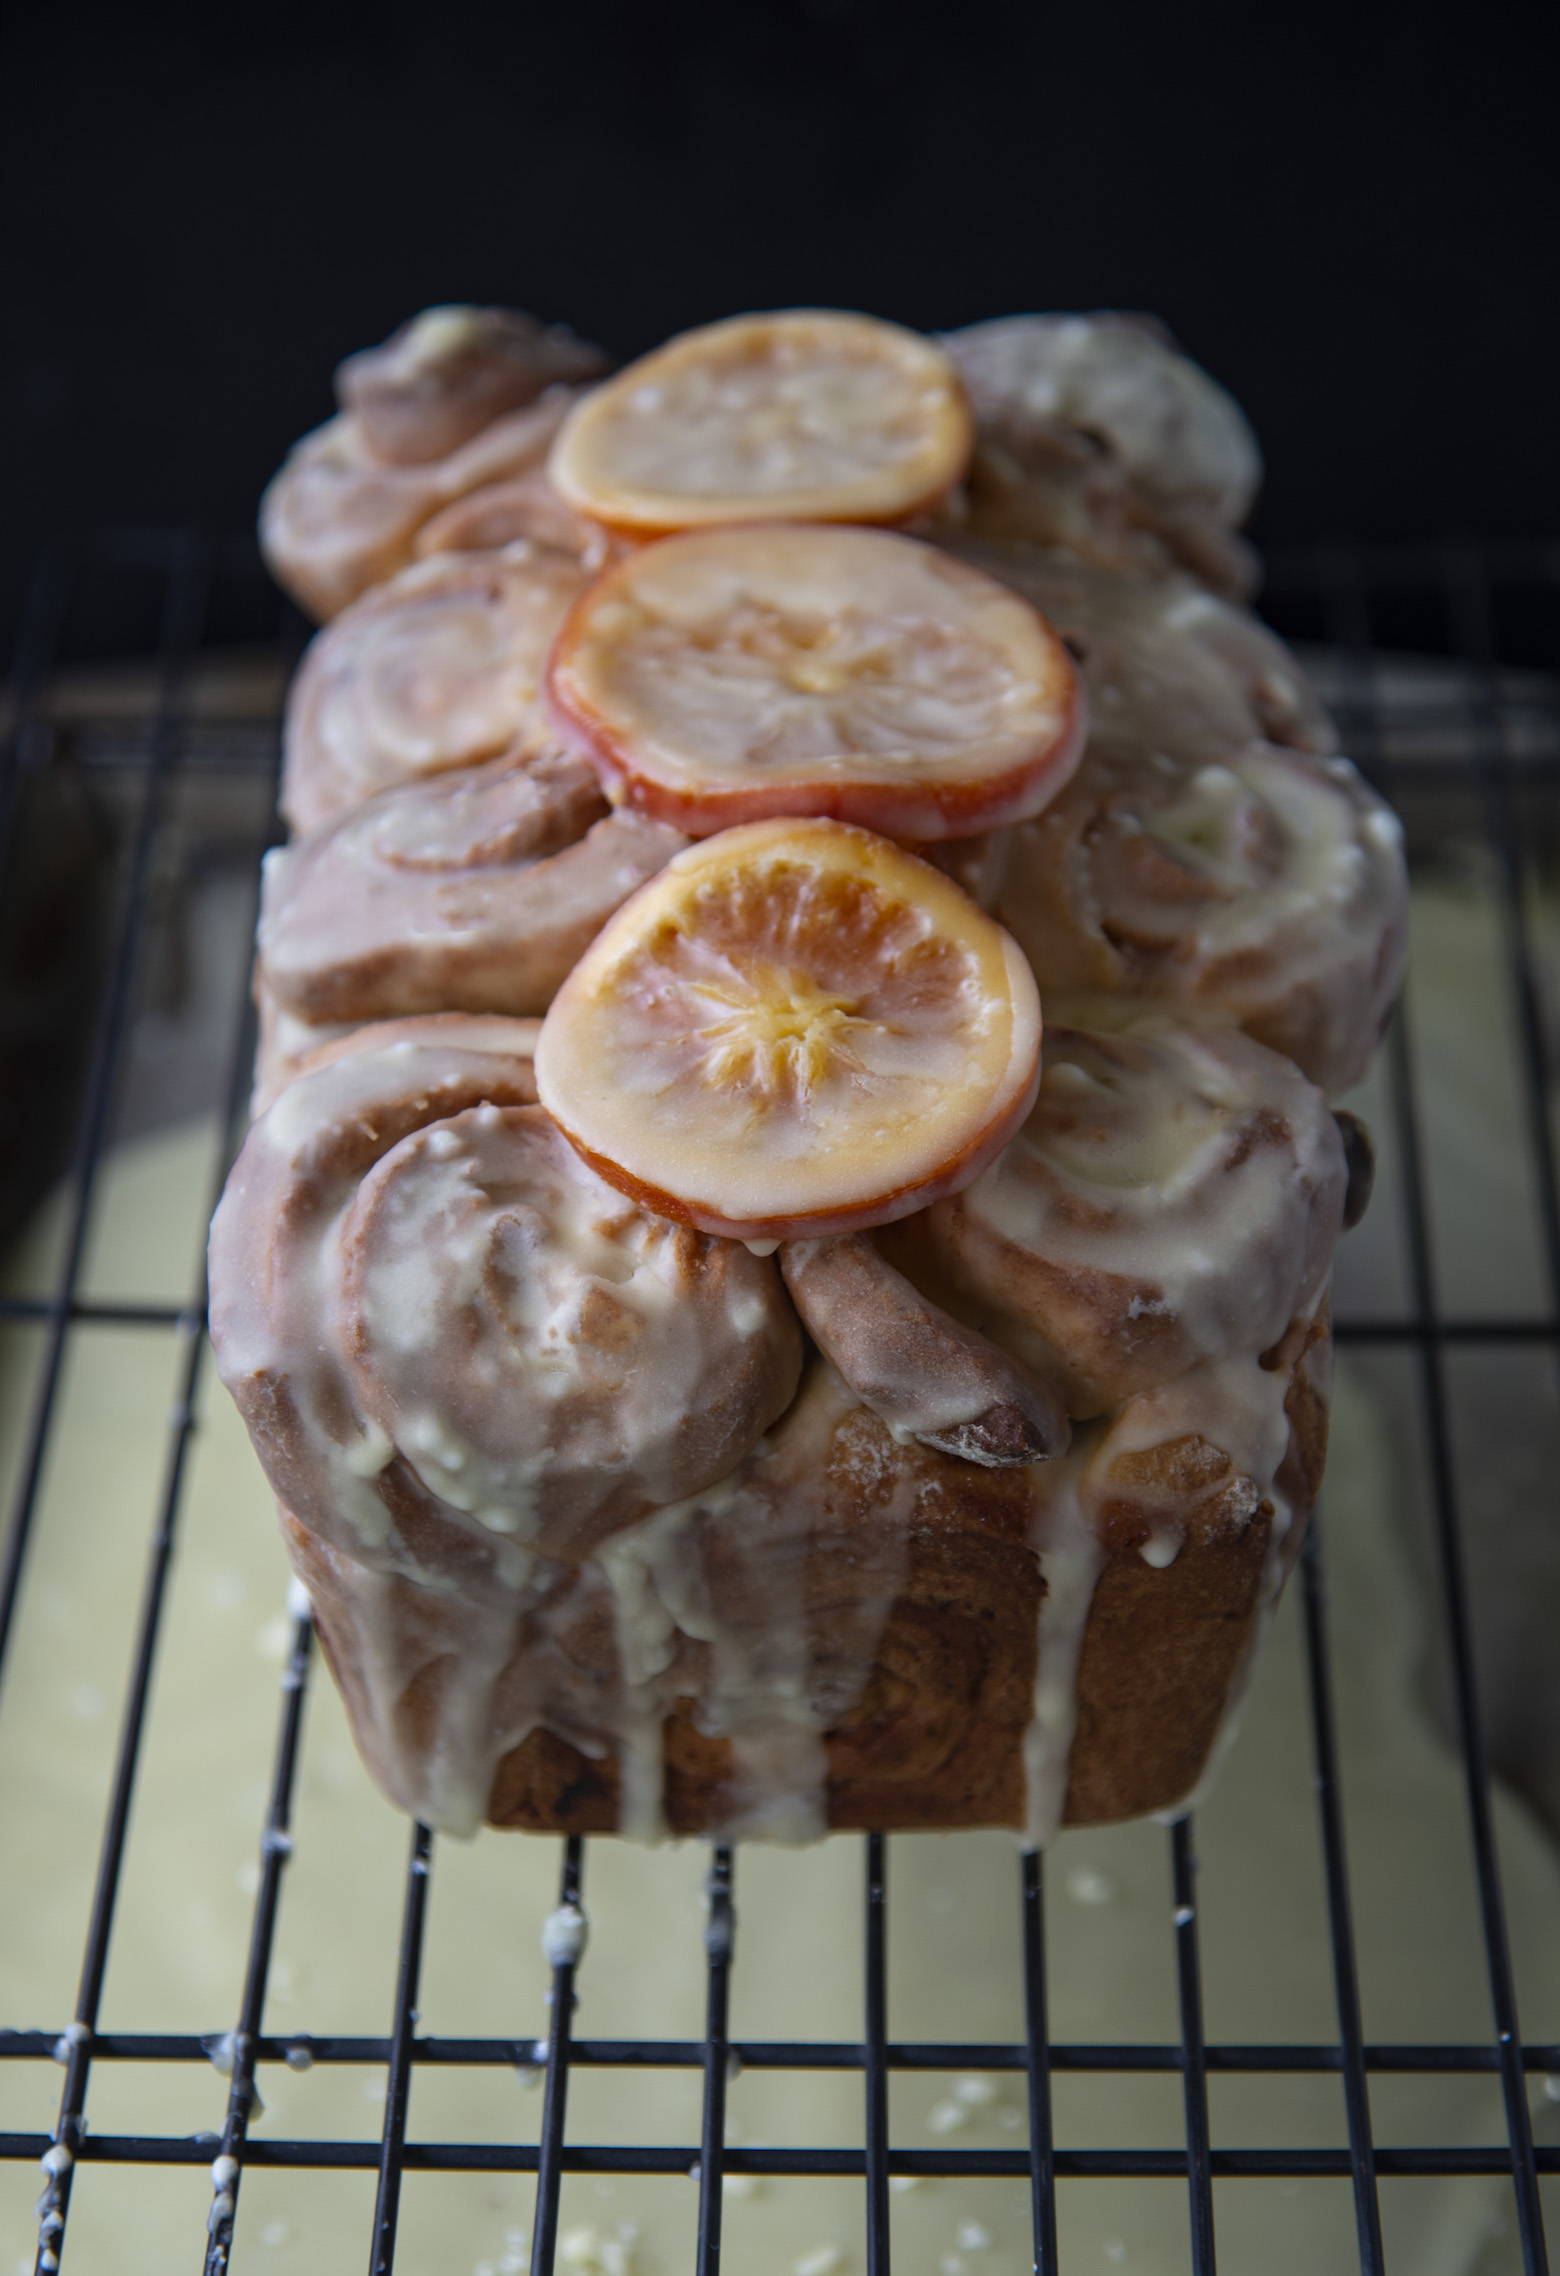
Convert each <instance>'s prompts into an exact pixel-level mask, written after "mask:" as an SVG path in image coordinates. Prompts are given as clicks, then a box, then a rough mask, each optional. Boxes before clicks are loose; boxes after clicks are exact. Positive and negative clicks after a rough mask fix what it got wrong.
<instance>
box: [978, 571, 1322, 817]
mask: <svg viewBox="0 0 1560 2276" xmlns="http://www.w3.org/2000/svg"><path fill="white" fill-rule="evenodd" d="M938 542H939V543H940V544H943V545H945V546H947V547H948V548H949V549H950V550H951V551H953V552H955V553H957V554H958V555H959V557H960V558H961V559H962V560H966V561H969V562H971V563H973V565H974V566H975V567H976V568H978V569H984V570H985V572H986V574H987V575H988V576H991V577H996V578H999V579H1000V580H1001V582H1002V583H1004V584H1007V585H1011V586H1012V587H1013V588H1014V590H1015V591H1016V592H1020V593H1022V594H1023V595H1024V597H1025V599H1026V600H1029V601H1032V602H1033V603H1034V605H1035V607H1036V608H1037V609H1039V611H1040V613H1041V615H1042V616H1043V617H1045V619H1046V621H1047V622H1048V623H1049V624H1051V625H1052V626H1053V627H1054V628H1055V630H1056V631H1057V632H1059V633H1060V634H1061V636H1062V638H1063V639H1064V640H1065V641H1066V643H1067V645H1068V647H1069V648H1070V649H1071V651H1072V653H1073V655H1074V657H1075V658H1076V660H1077V663H1078V667H1079V671H1080V673H1081V675H1082V678H1083V684H1084V686H1085V688H1086V689H1087V691H1088V697H1089V740H1088V747H1087V750H1086V753H1085V758H1084V764H1085V765H1086V766H1093V767H1096V768H1097V767H1098V766H1099V765H1100V764H1101V763H1102V761H1103V762H1113V763H1117V764H1124V765H1128V766H1144V765H1147V766H1150V767H1152V768H1153V769H1155V771H1158V772H1163V771H1165V770H1166V768H1186V767H1199V766H1202V765H1204V764H1205V763H1206V762H1207V761H1208V760H1209V759H1211V758H1215V757H1217V756H1218V755H1219V753H1220V752H1223V751H1235V750H1239V749H1241V748H1242V746H1243V745H1245V744H1247V743H1251V742H1256V741H1266V742H1269V743H1279V744H1282V745H1284V746H1285V747H1286V748H1292V749H1295V750H1300V751H1315V752H1324V753H1325V752H1331V751H1336V749H1337V748H1338V737H1337V732H1336V730H1335V728H1334V726H1333V723H1332V721H1331V719H1329V717H1328V715H1327V712H1326V710H1325V708H1324V706H1323V704H1322V702H1321V699H1320V698H1319V696H1318V695H1317V693H1316V691H1315V689H1314V688H1313V687H1312V686H1311V684H1310V682H1309V681H1308V680H1307V678H1306V675H1305V672H1304V670H1303V668H1302V666H1301V664H1300V662H1299V660H1298V658H1297V657H1295V656H1294V655H1293V654H1292V653H1291V651H1290V650H1289V649H1288V648H1287V647H1286V646H1285V644H1284V643H1283V641H1282V640H1280V639H1279V638H1278V636H1277V635H1276V634H1275V633H1272V632H1270V631H1269V630H1268V628H1267V626H1266V625H1265V624H1262V623H1259V621H1258V620H1257V618H1256V617H1254V616H1253V615H1252V614H1251V612H1250V610H1249V609H1243V608H1236V607H1234V606H1232V605H1231V604H1230V602H1228V601H1225V600H1220V599H1219V598H1218V597H1217V595H1215V594H1213V593H1210V592H1206V591H1205V590H1204V589H1203V587H1202V586H1200V585H1198V584H1195V583H1194V582H1193V581H1192V579H1191V578H1189V577H1180V576H1177V577H1167V578H1165V579H1163V580H1162V581H1160V582H1158V583H1153V584H1147V583H1145V582H1144V581H1143V580H1142V579H1141V578H1136V577H1129V576H1124V575H1121V574H1119V573H1118V572H1116V571H1114V570H1112V569H1109V568H1104V567H1101V566H1098V565H1096V564H1092V563H1089V562H1083V561H1077V560H1075V559H1073V558H1072V557H1071V556H1070V555H1068V554H1066V553H1064V552H1059V551H1056V550H1054V549H1050V550H1048V549H1046V548H1044V547H1041V546H1038V545H1026V544H1021V543H1016V542H1011V543H999V542H996V541H994V540H990V539H984V538H973V537H969V536H967V535H965V534H963V533H961V532H958V531H953V532H942V531H940V532H939V533H938Z"/></svg>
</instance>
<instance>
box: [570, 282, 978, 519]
mask: <svg viewBox="0 0 1560 2276" xmlns="http://www.w3.org/2000/svg"><path fill="white" fill-rule="evenodd" d="M973 447H974V426H973V424H972V422H971V418H970V413H969V409H968V406H967V405H966V403H965V400H964V391H963V388H962V386H961V384H960V382H959V378H958V375H957V373H956V372H955V370H954V367H953V363H952V360H951V358H949V357H948V356H946V355H945V354H944V353H943V351H942V350H941V349H940V348H937V347H934V346H933V345H932V343H931V341H929V340H925V339H922V338H921V336H920V335H919V333H916V332H908V331H906V330H905V329H904V328H903V326H901V325H898V324H884V323H882V322H880V321H879V320H878V319H877V318H876V317H872V316H853V315H844V314H841V313H839V312H838V311H835V310H829V309H791V310H786V311H782V312H781V313H779V314H777V315H771V316H736V317H732V318H731V319H729V320H728V321H727V322H725V323H723V324H708V325H705V326H703V327H702V328H701V329H700V330H699V331H696V332H684V333H682V334H681V335H680V336H679V337H678V338H677V339H675V340H669V341H668V342H667V344H666V345H665V347H663V348H657V349H656V350H655V351H654V353H653V354H651V355H648V356H642V357H641V358H640V360H639V362H638V363H634V364H630V365H629V366H628V368H627V370H626V371H622V372H619V373H618V375H617V377H616V378H615V379H612V380H609V381H608V382H607V384H606V385H605V386H604V387H598V388H596V389H595V390H594V392H593V393H592V394H591V395H590V396H588V397H587V398H586V399H585V401H583V402H582V403H581V404H580V405H579V406H578V407H577V409H576V410H575V411H574V412H573V413H571V415H570V417H569V419H568V421H567V423H566V425H565V426H564V428H563V430H562V432H561V433H560V435H559V437H558V440H557V443H556V444H555V445H554V447H553V454H552V461H551V465H550V468H549V471H550V473H551V475H552V478H553V481H554V482H555V483H556V485H557V487H558V488H559V489H560V490H561V491H562V492H563V495H564V496H565V497H566V498H567V499H568V500H569V502H570V504H571V505H574V506H577V507H578V508H579V509H580V511H581V513H585V514H590V515H592V516H593V517H594V518H595V519H596V520H597V521H601V522H605V523H607V524H608V525H609V526H610V527H612V528H614V529H621V530H628V531H633V532H636V533H638V534H640V535H643V536H651V535H657V534H659V533H660V532H662V531H665V530H674V529H693V528H698V527H701V526H704V525H707V524H709V523H712V522H734V521H748V520H751V519H753V518H754V517H756V516H763V517H765V518H766V519H767V518H769V517H784V518H786V519H788V520H800V521H845V522H854V521H862V522H883V521H899V520H903V519H904V518H906V517H907V516H909V515H911V514H914V513H919V512H921V511H922V510H923V509H924V508H925V507H928V506H931V505H933V504H935V503H936V502H937V501H938V500H939V499H940V498H942V497H943V496H944V495H945V494H946V492H947V491H949V490H950V489H951V488H952V487H953V485H954V483H956V482H957V481H958V480H959V477H960V476H961V475H962V474H963V472H964V468H965V465H966V464H967V462H968V460H969V456H970V452H971V450H972V448H973Z"/></svg>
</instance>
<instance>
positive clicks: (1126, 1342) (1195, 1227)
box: [877, 1023, 1347, 1416]
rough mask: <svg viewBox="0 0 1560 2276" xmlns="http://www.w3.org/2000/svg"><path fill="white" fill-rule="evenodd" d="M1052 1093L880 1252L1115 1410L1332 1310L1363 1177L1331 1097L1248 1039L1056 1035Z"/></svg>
mask: <svg viewBox="0 0 1560 2276" xmlns="http://www.w3.org/2000/svg"><path fill="white" fill-rule="evenodd" d="M1042 1058H1043V1072H1042V1076H1041V1083H1040V1095H1039V1099H1038V1101H1037V1103H1036V1105H1035V1108H1034V1111H1033V1112H1032V1114H1031V1115H1030V1117H1029V1120H1028V1121H1027V1122H1026V1123H1025V1125H1024V1127H1023V1129H1022V1130H1021V1131H1020V1132H1019V1134H1018V1136H1017V1137H1016V1138H1015V1139H1014V1140H1013V1141H1012V1143H1011V1144H1010V1145H1009V1146H1008V1147H1007V1148H1006V1149H1005V1151H1004V1152H1003V1153H1002V1154H1001V1155H1000V1156H999V1157H998V1159H997V1161H996V1162H994V1163H993V1164H992V1166H991V1168H990V1169H988V1170H986V1171H985V1172H984V1173H983V1174H982V1175H981V1176H980V1177H979V1178H977V1179H976V1180H975V1182H974V1184H973V1185H971V1186H970V1187H968V1188H967V1189H966V1190H965V1191H964V1192H963V1193H958V1194H952V1195H949V1196H948V1197H947V1198H946V1199H944V1200H942V1201H939V1202H937V1203H935V1204H934V1205H933V1206H932V1208H930V1209H929V1210H927V1211H926V1212H925V1214H924V1215H923V1216H921V1217H919V1218H917V1219H914V1220H913V1221H912V1222H911V1224H910V1225H909V1226H907V1227H906V1228H905V1229H904V1230H903V1231H898V1230H896V1229H893V1228H889V1229H885V1230H884V1231H882V1232H880V1233H879V1234H878V1236H877V1239H878V1243H879V1245H880V1246H881V1247H882V1248H883V1249H884V1250H885V1253H887V1254H888V1255H889V1256H890V1257H891V1258H892V1259H893V1260H894V1261H895V1262H896V1263H898V1264H899V1265H900V1266H901V1268H902V1269H904V1270H906V1271H907V1272H908V1273H909V1274H910V1276H911V1277H912V1278H913V1279H915V1280H917V1281H918V1283H922V1284H925V1285H926V1286H927V1287H928V1290H929V1293H931V1294H933V1295H934V1296H936V1297H944V1296H946V1297H947V1299H948V1300H949V1301H950V1303H951V1305H952V1306H953V1308H955V1309H956V1310H957V1311H958V1312H959V1314H960V1316H961V1317H963V1318H965V1319H967V1320H968V1321H969V1322H970V1323H971V1324H972V1325H973V1326H975V1327H977V1328H979V1329H980V1330H981V1331H982V1332H983V1333H985V1334H987V1335H989V1336H991V1337H992V1338H993V1339H994V1340H995V1341H997V1342H999V1343H1002V1344H1004V1345H1005V1346H1007V1347H1009V1348H1010V1349H1012V1350H1013V1351H1014V1352H1015V1353H1017V1354H1018V1355H1019V1356H1020V1357H1022V1358H1023V1359H1024V1360H1026V1361H1027V1363H1028V1364H1029V1365H1030V1366H1031V1367H1033V1368H1034V1369H1035V1370H1036V1372H1037V1373H1039V1374H1040V1375H1042V1376H1043V1377H1044V1378H1045V1379H1046V1380H1048V1381H1049V1382H1051V1383H1053V1384H1055V1385H1056V1386H1057V1388H1058V1389H1059V1390H1060V1391H1061V1392H1062V1394H1063V1396H1064V1397H1065V1399H1066V1402H1067V1406H1068V1409H1069V1412H1070V1413H1072V1414H1073V1415H1075V1416H1081V1415H1092V1414H1099V1413H1102V1412H1103V1411H1105V1410H1106V1409H1107V1408H1109V1407H1112V1406H1114V1405H1116V1404H1117V1403H1118V1402H1119V1401H1120V1400H1122V1399H1125V1398H1131V1397H1133V1396H1135V1395H1136V1394H1138V1393H1140V1392H1142V1391H1145V1390H1147V1389H1149V1388H1151V1387H1153V1386H1154V1385H1156V1384H1159V1383H1163V1382H1166V1381H1168V1380H1170V1379H1171V1378H1173V1377H1175V1376H1178V1375H1181V1374H1183V1373H1185V1371H1186V1370H1187V1369H1188V1368H1190V1367H1193V1366H1196V1365H1198V1364H1200V1363H1203V1362H1206V1361H1217V1360H1223V1359H1226V1358H1230V1357H1233V1356H1235V1355H1237V1354H1240V1353H1242V1352H1247V1353H1256V1352H1260V1351H1264V1350H1266V1349H1267V1348H1268V1347H1269V1346H1270V1345H1272V1344H1274V1343H1276V1342H1277V1341H1278V1339H1279V1338H1280V1337H1281V1336H1282V1334H1283V1333H1284V1330H1285V1327H1286V1326H1287V1324H1288V1322H1289V1321H1290V1320H1291V1319H1292V1318H1294V1316H1295V1315H1296V1314H1297V1313H1299V1312H1310V1311H1311V1310H1313V1309H1314V1308H1315V1305H1316V1302H1317V1300H1318V1297H1319V1295H1320V1293H1321V1290H1322V1288H1323V1286H1324V1284H1325V1281H1326V1276H1327V1271H1328V1268H1329V1265H1330V1262H1331V1258H1332V1251H1333V1247H1334V1244H1335V1242H1336V1240H1337V1237H1338V1231H1339V1227H1340V1224H1341V1221H1342V1213H1343V1199H1344V1189H1345V1185H1346V1182H1347V1169H1346V1165H1345V1162H1344V1155H1343V1144H1342V1140H1341V1139H1340V1137H1339V1135H1338V1129H1337V1125H1336V1124H1335V1122H1334V1121H1333V1118H1332V1116H1331V1114H1330V1113H1329V1112H1328V1110H1327V1104H1326V1101H1325V1100H1324V1099H1323V1098H1322V1096H1321V1094H1320V1093H1319V1092H1318V1091H1317V1090H1315V1089H1314V1088H1313V1087H1312V1085H1311V1084H1310V1083H1308V1082H1307V1081H1306V1080H1305V1079H1304V1077H1303V1076H1301V1075H1300V1074H1299V1073H1298V1072H1297V1071H1296V1070H1295V1069H1294V1068H1293V1067H1292V1066H1291V1065H1290V1064H1289V1063H1288V1062H1287V1061H1286V1060H1284V1059H1282V1058H1280V1057H1279V1056H1278V1055H1277V1053H1275V1052H1271V1051H1267V1050H1265V1049H1263V1047H1262V1046H1261V1045H1260V1044H1256V1043H1252V1042H1251V1041H1249V1040H1248V1039H1247V1038H1246V1037H1245V1036H1242V1035H1236V1034H1230V1033H1225V1032H1221V1031H1218V1030H1212V1031H1201V1030H1191V1029H1186V1028H1178V1027H1173V1026H1170V1025H1169V1024H1168V1023H1165V1024H1157V1025H1156V1024H1153V1023H1145V1024H1144V1026H1143V1027H1142V1028H1140V1029H1138V1030H1135V1031H1133V1032H1131V1033H1127V1034H1118V1035H1098V1034H1088V1033H1084V1032H1082V1031H1079V1030H1071V1029H1065V1028H1057V1027H1050V1028H1047V1030H1046V1033H1045V1039H1044V1043H1043V1046H1042Z"/></svg>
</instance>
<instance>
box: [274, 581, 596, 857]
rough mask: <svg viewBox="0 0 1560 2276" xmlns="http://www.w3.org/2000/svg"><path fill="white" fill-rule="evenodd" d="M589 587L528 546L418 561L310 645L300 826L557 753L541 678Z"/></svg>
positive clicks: (292, 772) (291, 750) (301, 736)
mask: <svg viewBox="0 0 1560 2276" xmlns="http://www.w3.org/2000/svg"><path fill="white" fill-rule="evenodd" d="M583 582H584V578H583V573H582V571H581V570H580V568H579V566H578V564H577V563H576V562H574V561H572V560H570V558H569V557H568V555H566V554H562V553H556V552H552V551H550V550H547V549H544V548H542V547H539V546H532V545H528V544H525V543H523V542H522V543H519V544H516V545H513V546H507V547H505V548H504V550H503V551H502V552H499V553H491V554H454V555H436V556H435V557H434V558H432V559H431V560H428V561H419V562H417V563H415V564H414V565H413V566H412V567H411V568H410V569H406V570H403V571H402V572H401V574H400V575H399V576H397V577H394V578H392V579H391V580H390V582H389V583H387V584H385V585H381V586H378V587H376V588H375V590H374V591H373V592H371V593H366V594H365V595H364V596H363V598H362V599H361V600H360V601H357V602H355V603H354V604H353V606H352V607H351V608H350V609H349V610H347V611H345V612H344V613H343V615H342V616H341V617H340V618H338V619H337V621H336V622H335V623H334V624H332V625H331V626H330V627H329V628H328V629H327V630H326V631H324V632H322V633H320V634H318V635H317V636H316V638H315V639H314V640H313V641H312V642H311V643H310V645H309V648H308V649H307V651H306V652H305V655H304V659H303V662H302V664H301V665H300V666H299V669H298V676H297V678H296V679H295V680H294V682H293V685H292V689H291V692H290V694H289V696H288V701H287V715H286V722H285V727H284V755H283V772H282V810H283V812H284V813H285V814H286V816H287V819H288V820H289V821H290V822H291V824H292V825H293V828H294V829H296V830H315V829H318V828H319V827H320V825H321V824H322V823H324V822H328V821H330V820H331V819H332V818H333V817H334V816H335V815H337V814H342V813H345V812H346V810H347V809H348V808H349V807H352V806H357V805H359V804H361V802H362V801H363V800H364V799H365V798H370V797H372V796H373V794H374V793H375V792H376V791H380V790H388V789H390V788H391V787H392V786H393V785H394V784H396V783H402V782H410V781H416V780H418V779H420V778H421V777H423V776H426V775H432V774H440V773H443V772H444V771H445V770H446V769H447V768H451V767H462V766H471V765H473V764H475V763H476V762H477V761H479V760H482V759H487V758H494V757H497V756H499V755H500V754H501V753H503V754H507V755H509V756H512V757H515V758H524V757H526V756H528V755H530V754H532V753H534V752H538V751H541V750H544V749H546V748H548V747H549V746H551V745H553V744H555V742H556V737H555V735H554V734H553V731H552V729H551V728H550V727H549V725H548V723H547V720H546V717H545V713H544V711H543V706H542V673H543V669H544V667H545V665H546V661H547V652H548V649H549V647H550V646H551V644H552V639H553V635H554V633H555V632H556V631H557V629H558V627H559V625H560V624H561V623H562V622H563V619H564V617H565V615H566V614H567V612H568V610H569V607H570V605H571V603H572V602H573V601H574V599H575V598H576V597H577V595H578V593H579V591H580V589H581V586H582V584H583Z"/></svg>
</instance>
